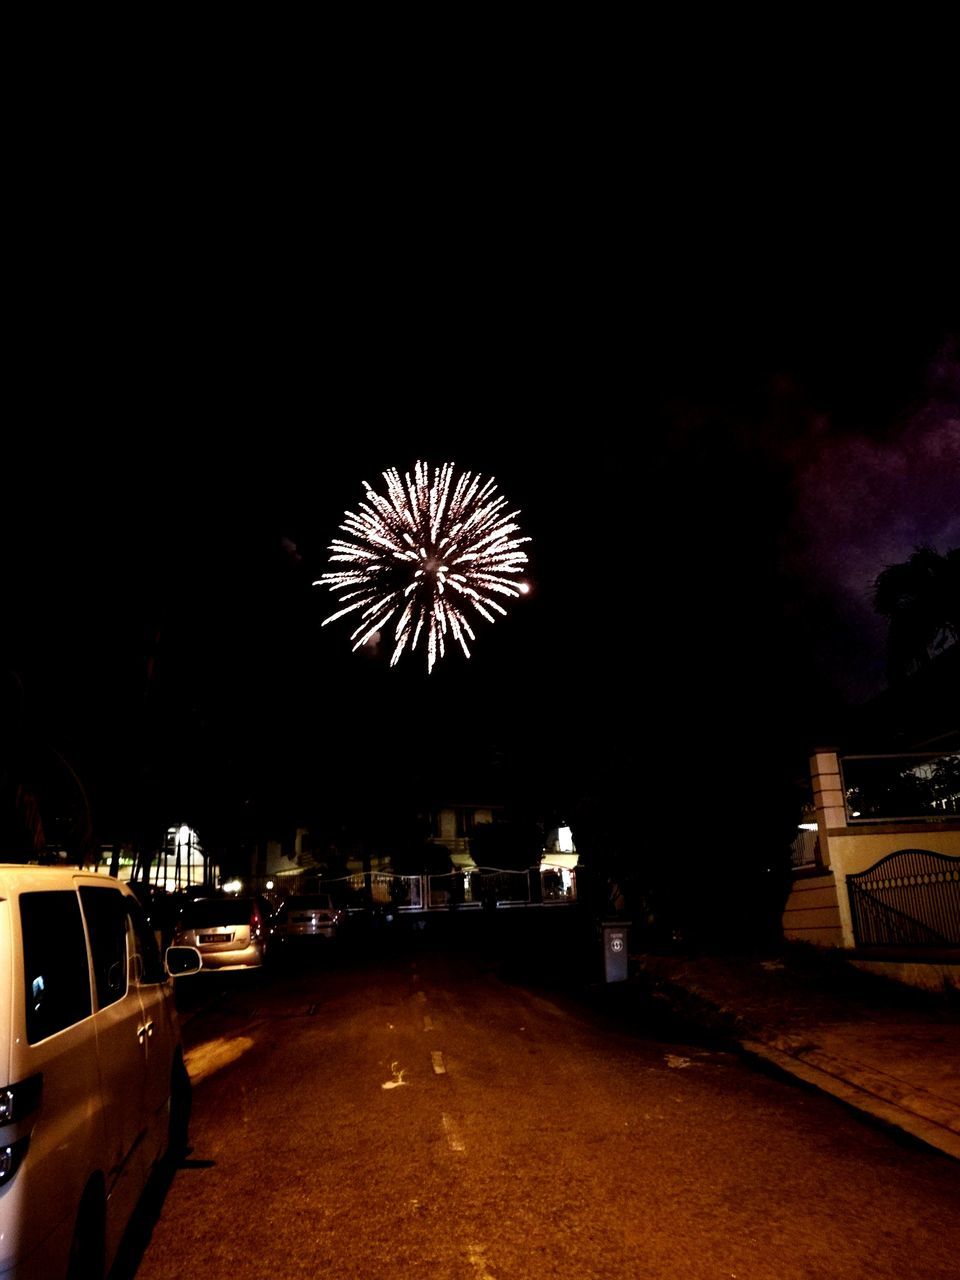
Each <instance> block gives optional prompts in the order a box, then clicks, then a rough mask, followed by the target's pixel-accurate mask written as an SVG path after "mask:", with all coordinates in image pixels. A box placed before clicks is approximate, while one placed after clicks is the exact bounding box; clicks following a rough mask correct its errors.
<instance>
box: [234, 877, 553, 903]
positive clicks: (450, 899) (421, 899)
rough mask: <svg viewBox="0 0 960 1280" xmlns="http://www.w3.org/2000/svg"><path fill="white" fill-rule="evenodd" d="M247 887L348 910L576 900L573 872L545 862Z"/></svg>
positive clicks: (282, 880) (259, 881)
mask: <svg viewBox="0 0 960 1280" xmlns="http://www.w3.org/2000/svg"><path fill="white" fill-rule="evenodd" d="M247 887H248V888H249V890H250V891H251V892H254V893H264V894H266V895H267V896H269V897H271V898H274V899H277V900H279V899H281V898H289V897H292V896H294V895H298V894H304V893H329V894H330V895H331V896H332V897H333V898H334V900H335V901H337V902H339V903H341V904H342V905H343V906H345V907H346V908H347V909H348V910H350V911H356V912H361V911H367V910H369V909H370V908H371V907H374V908H376V907H387V906H392V907H393V908H394V910H396V911H397V912H400V913H403V912H413V911H442V910H450V909H452V908H459V909H467V910H470V909H479V908H482V907H488V908H498V907H499V908H508V907H524V906H559V905H571V904H573V903H575V902H576V901H577V878H576V871H572V870H568V869H567V868H556V867H550V866H544V867H530V868H528V869H527V870H526V871H509V870H501V869H499V868H495V867H477V868H471V869H470V870H467V871H449V872H445V873H444V874H442V875H419V876H404V875H398V874H395V873H394V872H389V871H367V872H357V873H356V874H354V875H348V876H334V877H331V876H324V875H322V874H319V873H318V872H316V871H299V872H296V873H295V874H293V875H284V876H277V877H275V878H274V879H272V880H269V879H268V878H267V877H265V876H260V877H257V878H255V879H254V880H252V881H250V882H248V886H247Z"/></svg>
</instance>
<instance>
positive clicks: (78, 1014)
mask: <svg viewBox="0 0 960 1280" xmlns="http://www.w3.org/2000/svg"><path fill="white" fill-rule="evenodd" d="M20 927H21V929H22V931H23V974H24V984H25V997H26V1001H25V1003H26V1011H27V1039H28V1040H29V1042H30V1043H31V1044H36V1043H37V1041H38V1040H45V1039H46V1038H47V1036H52V1035H53V1034H54V1033H55V1032H57V1031H63V1030H64V1028H65V1027H71V1026H73V1024H74V1023H75V1022H81V1021H82V1020H83V1019H84V1018H89V1016H90V1012H91V1008H90V970H89V967H88V964H87V942H86V938H85V937H84V936H83V921H82V920H81V918H80V904H79V903H78V902H77V895H76V894H75V893H74V892H73V890H72V889H67V890H63V891H62V892H61V891H55V892H45V893H21V895H20Z"/></svg>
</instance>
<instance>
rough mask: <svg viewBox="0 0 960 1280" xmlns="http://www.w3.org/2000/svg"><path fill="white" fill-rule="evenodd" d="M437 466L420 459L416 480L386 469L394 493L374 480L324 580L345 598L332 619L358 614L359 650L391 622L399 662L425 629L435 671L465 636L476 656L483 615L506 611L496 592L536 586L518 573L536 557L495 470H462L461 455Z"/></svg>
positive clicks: (337, 542) (348, 520)
mask: <svg viewBox="0 0 960 1280" xmlns="http://www.w3.org/2000/svg"><path fill="white" fill-rule="evenodd" d="M430 472H431V468H430V466H429V465H428V464H427V463H425V462H417V463H416V465H415V466H414V468H413V476H412V478H411V475H410V472H409V471H408V472H407V473H406V474H405V475H404V476H403V477H402V478H401V476H400V473H399V471H397V470H395V469H391V470H389V471H384V472H383V478H384V480H385V481H386V484H387V488H386V493H385V494H382V493H377V492H376V490H374V489H373V488H372V487H371V486H370V485H369V484H367V482H366V481H364V482H363V487H364V489H365V490H366V501H365V502H361V503H360V508H359V511H357V512H356V513H354V512H351V511H348V512H346V513H345V516H344V523H343V524H342V525H341V526H340V529H341V530H342V532H343V533H345V534H346V535H347V537H346V538H335V539H334V541H333V542H332V543H331V545H330V547H329V550H330V553H331V554H330V564H331V565H333V564H340V565H344V566H345V567H344V568H342V569H332V570H331V571H330V572H329V573H325V574H323V575H322V576H321V577H320V578H318V579H317V580H316V582H314V584H313V585H314V586H315V587H318V586H324V587H328V588H329V589H330V590H331V591H332V592H333V593H334V594H335V595H337V596H338V597H339V603H340V604H341V605H343V608H342V609H338V610H337V611H336V613H332V614H330V616H329V617H328V618H325V619H324V621H323V625H324V626H326V625H327V623H328V622H334V621H335V620H336V619H337V618H343V617H345V616H346V615H347V614H350V613H355V614H357V615H358V619H359V625H358V626H357V628H356V630H355V631H354V632H353V635H352V636H351V639H352V640H353V641H354V645H353V648H354V650H357V649H359V648H360V647H361V645H364V644H366V643H367V642H368V641H369V640H371V639H372V638H373V636H374V635H375V634H376V633H377V632H378V631H381V630H382V629H383V628H385V627H386V626H387V625H388V624H390V625H391V626H392V627H393V638H394V640H395V642H396V647H395V649H394V651H393V657H392V658H391V659H390V665H391V666H393V665H394V664H395V663H396V661H397V659H398V658H399V657H400V654H401V653H402V652H403V650H404V649H405V648H407V647H409V649H410V651H411V652H412V651H413V650H414V649H416V647H417V644H418V643H419V641H420V639H421V637H422V638H423V639H424V642H425V645H426V651H427V670H428V671H432V670H433V666H434V663H435V662H436V661H437V658H438V657H440V658H442V657H443V656H444V654H445V652H446V641H447V640H448V639H451V638H452V639H453V640H454V641H456V642H457V643H458V644H459V645H460V647H461V649H463V652H464V653H465V654H466V656H467V657H468V658H469V657H470V650H469V648H468V647H467V638H469V639H470V640H475V639H476V636H475V635H474V633H473V629H472V627H471V626H470V618H471V616H472V614H473V613H478V614H479V615H480V616H481V617H482V618H485V619H486V620H487V621H488V622H495V621H496V617H495V615H496V614H500V615H503V616H505V615H506V612H507V611H506V609H505V608H504V607H503V605H502V604H501V603H500V602H499V600H498V599H496V598H495V597H498V596H499V597H501V598H502V597H513V598H516V597H517V596H520V595H525V594H526V593H527V591H528V590H529V588H528V586H527V584H526V583H525V582H521V581H519V580H518V577H517V575H518V574H520V573H521V572H522V570H523V566H524V565H525V564H526V563H527V556H526V553H525V552H524V551H523V550H522V549H521V548H522V544H523V543H525V542H529V541H530V539H529V538H522V537H519V536H518V534H519V526H518V525H517V524H516V523H515V521H514V517H515V516H517V515H519V512H518V511H510V512H506V511H505V510H504V508H505V507H506V506H507V499H506V498H504V497H502V496H498V492H497V486H496V483H495V481H494V478H493V477H492V476H491V477H490V479H489V480H483V478H482V477H481V476H480V475H479V474H477V475H474V474H473V473H472V472H470V471H464V472H462V473H461V474H460V475H459V476H457V474H456V469H455V467H454V464H453V463H452V462H445V463H444V464H443V465H442V466H440V467H434V468H433V476H432V478H431V474H430Z"/></svg>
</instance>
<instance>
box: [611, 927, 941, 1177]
mask: <svg viewBox="0 0 960 1280" xmlns="http://www.w3.org/2000/svg"><path fill="white" fill-rule="evenodd" d="M631 971H632V972H635V975H636V980H637V981H638V982H640V983H642V984H644V985H646V986H647V987H649V988H650V990H651V992H652V996H653V999H655V1000H657V999H659V1000H661V1001H667V1002H669V1004H670V1006H671V1007H672V1008H673V1009H675V1010H678V1011H679V1012H680V1013H681V1014H682V1015H683V1017H684V1018H686V1019H687V1020H688V1021H689V1022H691V1023H694V1024H697V1025H700V1026H702V1027H704V1029H707V1030H710V1031H713V1032H717V1033H719V1034H723V1035H725V1036H729V1037H731V1038H732V1039H734V1040H735V1041H737V1042H738V1043H739V1045H740V1047H741V1049H742V1050H744V1051H745V1052H746V1053H748V1054H751V1055H753V1056H754V1057H756V1058H759V1059H762V1060H764V1061H766V1062H769V1063H772V1064H773V1065H774V1066H776V1067H778V1068H780V1069H781V1070H783V1071H786V1072H789V1074H791V1075H793V1076H796V1077H798V1078H799V1079H801V1080H803V1081H805V1082H806V1083H808V1084H810V1085H813V1086H815V1087H816V1088H818V1089H822V1090H824V1091H825V1092H827V1093H830V1094H833V1095H834V1096H835V1097H837V1098H840V1099H841V1100H842V1101H843V1102H845V1103H847V1104H848V1105H850V1106H853V1107H856V1108H858V1109H859V1110H861V1111H865V1112H867V1113H868V1114H870V1115H872V1116H874V1117H876V1118H877V1119H879V1120H882V1121H884V1122H885V1123H887V1124H891V1125H894V1126H896V1127H897V1128H899V1129H902V1130H904V1131H905V1132H907V1133H909V1134H912V1135H913V1136H914V1137H916V1138H919V1139H920V1140H921V1141H923V1142H925V1143H927V1144H928V1145H929V1146H932V1147H936V1148H937V1149H938V1150H940V1151H943V1152H945V1153H946V1154H947V1155H950V1156H953V1157H954V1159H958V1160H960V1000H958V997H957V995H956V993H951V994H946V995H934V994H931V993H928V992H923V991H920V990H917V989H915V988H912V987H906V986H903V985H902V984H900V983H897V982H891V981H889V980H887V979H884V978H879V977H876V976H874V975H872V974H866V973H863V972H861V971H860V970H858V969H855V968H854V967H853V966H852V965H850V964H848V963H847V962H846V961H845V960H844V959H843V958H842V957H841V956H839V955H837V954H836V953H832V952H818V951H815V949H814V948H811V947H806V946H803V945H802V944H801V945H799V946H798V945H796V944H793V945H792V946H791V945H790V944H788V945H787V946H785V947H784V948H783V949H782V950H781V951H780V952H779V953H777V954H773V953H771V954H767V955H759V954H755V955H734V954H712V955H688V956H682V955H668V954H662V955H657V954H646V955H636V956H631Z"/></svg>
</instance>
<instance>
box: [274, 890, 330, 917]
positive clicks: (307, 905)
mask: <svg viewBox="0 0 960 1280" xmlns="http://www.w3.org/2000/svg"><path fill="white" fill-rule="evenodd" d="M283 909H284V911H285V912H287V913H288V914H289V913H290V912H291V911H332V910H333V902H332V901H331V899H330V895H329V894H326V893H317V894H313V895H311V896H309V897H303V898H289V899H288V900H287V901H286V902H285V903H284V904H283Z"/></svg>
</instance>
